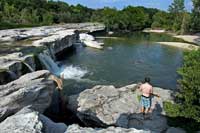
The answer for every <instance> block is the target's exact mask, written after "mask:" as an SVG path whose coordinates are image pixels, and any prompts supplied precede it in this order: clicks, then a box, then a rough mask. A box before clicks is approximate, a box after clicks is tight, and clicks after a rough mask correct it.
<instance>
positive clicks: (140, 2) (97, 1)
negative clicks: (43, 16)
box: [62, 0, 192, 11]
mask: <svg viewBox="0 0 200 133" xmlns="http://www.w3.org/2000/svg"><path fill="white" fill-rule="evenodd" d="M62 1H65V2H67V3H68V4H73V5H76V4H81V5H84V6H87V7H90V8H95V9H96V8H102V7H105V6H109V7H116V8H117V9H122V8H124V7H126V6H128V5H132V6H145V7H150V8H158V9H161V10H165V11H167V9H168V7H169V5H170V4H171V3H172V2H173V0H62ZM185 7H186V9H187V10H188V11H190V10H191V9H192V2H191V0H185Z"/></svg>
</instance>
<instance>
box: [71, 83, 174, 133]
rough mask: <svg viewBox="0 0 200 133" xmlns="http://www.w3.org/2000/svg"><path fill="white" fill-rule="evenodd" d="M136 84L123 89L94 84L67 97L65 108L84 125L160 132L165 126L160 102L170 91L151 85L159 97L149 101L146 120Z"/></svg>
mask: <svg viewBox="0 0 200 133" xmlns="http://www.w3.org/2000/svg"><path fill="white" fill-rule="evenodd" d="M136 88H137V85H135V84H134V85H129V86H125V87H122V88H115V87H114V86H95V87H94V88H92V89H87V90H85V91H83V92H81V93H80V94H79V95H73V96H70V97H69V101H68V102H69V104H68V108H69V109H70V110H72V111H74V112H76V115H77V116H78V117H79V119H80V120H81V121H82V122H83V123H85V124H86V125H87V126H91V125H93V126H101V127H107V126H111V125H114V126H118V127H124V128H138V129H148V130H151V131H156V132H161V131H164V130H166V129H167V128H168V125H167V120H166V118H165V116H164V115H165V111H164V110H163V101H171V100H172V97H171V93H172V92H171V91H170V90H164V89H161V88H156V87H155V88H154V93H158V94H160V95H161V98H157V97H154V98H153V100H152V107H153V111H152V113H151V114H149V115H150V116H149V118H148V119H144V117H143V115H142V114H140V103H139V96H140V92H139V91H138V90H137V89H136Z"/></svg>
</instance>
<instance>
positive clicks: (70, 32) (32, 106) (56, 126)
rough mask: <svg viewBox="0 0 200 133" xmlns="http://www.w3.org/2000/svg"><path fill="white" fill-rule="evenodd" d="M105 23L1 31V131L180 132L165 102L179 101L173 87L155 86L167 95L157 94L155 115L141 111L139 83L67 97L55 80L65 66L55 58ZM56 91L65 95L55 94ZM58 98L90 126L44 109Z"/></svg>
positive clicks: (49, 132) (95, 88)
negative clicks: (60, 119) (81, 35)
mask: <svg viewBox="0 0 200 133" xmlns="http://www.w3.org/2000/svg"><path fill="white" fill-rule="evenodd" d="M104 28H105V26H104V25H102V24H97V23H94V24H93V23H84V24H67V25H61V26H47V27H38V28H25V29H11V30H2V31H0V46H1V50H0V51H1V54H0V63H1V67H0V78H1V82H0V84H1V85H0V129H1V133H8V132H15V133H22V132H24V133H32V132H33V133H34V132H36V133H64V132H65V133H74V132H89V133H90V132H91V133H104V132H113V133H115V132H120V133H121V132H125V133H137V132H138V133H140V132H141V133H142V132H169V133H170V132H173V131H175V130H176V131H177V130H178V131H180V130H179V129H174V128H170V127H169V126H168V124H167V119H166V117H165V111H164V110H163V102H164V101H172V100H173V97H172V96H171V95H172V92H171V91H169V90H164V89H161V88H155V93H158V94H160V95H162V98H160V99H159V98H154V99H153V112H152V113H151V114H149V115H150V116H149V119H144V118H143V116H142V115H141V114H140V111H139V109H140V104H139V95H140V94H139V92H138V90H137V89H136V88H137V85H135V84H134V85H129V86H125V87H121V88H115V87H114V86H100V85H99V86H95V87H93V88H92V89H87V90H85V91H83V92H81V93H80V94H79V95H72V96H70V97H68V99H67V98H63V97H62V90H58V87H57V86H58V84H59V83H58V82H55V79H52V76H54V75H55V74H57V73H56V72H55V71H54V70H55V69H56V70H59V66H57V64H56V63H55V61H56V60H57V59H58V56H59V55H60V54H61V53H63V52H66V50H67V49H70V48H71V47H73V46H74V45H75V44H76V43H77V42H79V41H80V40H79V37H78V35H79V32H92V31H98V30H104ZM47 69H48V70H47ZM55 92H58V93H59V94H60V95H59V96H58V97H54V95H55ZM59 100H61V101H62V102H59ZM55 103H57V104H56V105H57V106H58V107H56V109H57V108H60V106H63V107H64V108H65V109H68V110H70V111H71V112H72V113H73V114H71V115H74V116H75V117H76V118H77V119H79V120H80V121H81V122H82V123H83V124H84V126H87V127H80V126H79V125H75V124H74V125H66V124H64V123H55V122H53V121H52V120H51V119H50V118H48V117H46V116H45V115H44V112H45V111H47V110H48V109H49V108H50V107H51V106H52V105H54V104H55ZM53 108H55V107H53ZM88 126H91V128H90V127H88Z"/></svg>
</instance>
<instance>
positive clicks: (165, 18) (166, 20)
mask: <svg viewBox="0 0 200 133" xmlns="http://www.w3.org/2000/svg"><path fill="white" fill-rule="evenodd" d="M170 17H171V15H170V14H169V13H167V12H164V11H159V12H157V13H156V14H155V15H154V16H153V23H152V25H151V27H152V28H156V29H158V28H162V29H167V30H168V29H170V28H171V26H170V25H171V19H170Z"/></svg>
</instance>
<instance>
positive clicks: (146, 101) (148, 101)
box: [141, 96, 151, 108]
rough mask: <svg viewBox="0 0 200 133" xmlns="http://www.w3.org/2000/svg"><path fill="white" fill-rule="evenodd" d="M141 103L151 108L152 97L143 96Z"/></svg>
mask: <svg viewBox="0 0 200 133" xmlns="http://www.w3.org/2000/svg"><path fill="white" fill-rule="evenodd" d="M141 104H142V106H143V107H145V108H150V107H151V98H150V97H145V96H142V97H141Z"/></svg>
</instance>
